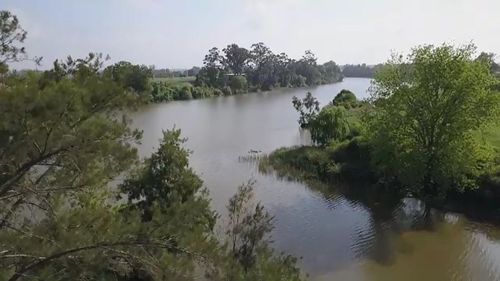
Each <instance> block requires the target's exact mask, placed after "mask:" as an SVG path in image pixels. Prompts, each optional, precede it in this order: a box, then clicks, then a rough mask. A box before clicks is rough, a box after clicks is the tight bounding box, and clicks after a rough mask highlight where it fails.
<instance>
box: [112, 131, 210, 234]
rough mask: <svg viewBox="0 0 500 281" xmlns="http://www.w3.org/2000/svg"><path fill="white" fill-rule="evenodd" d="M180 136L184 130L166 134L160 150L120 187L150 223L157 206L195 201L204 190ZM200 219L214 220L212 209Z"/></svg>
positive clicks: (201, 214)
mask: <svg viewBox="0 0 500 281" xmlns="http://www.w3.org/2000/svg"><path fill="white" fill-rule="evenodd" d="M180 134H181V131H180V130H173V131H167V132H163V139H162V141H161V143H160V146H159V148H158V151H157V152H156V153H154V154H153V155H151V157H150V158H147V159H145V160H144V163H143V167H141V168H140V169H139V170H138V171H137V172H136V174H135V175H134V176H133V177H132V178H129V179H127V180H125V181H124V182H123V183H122V184H121V185H120V190H121V191H122V192H123V193H125V194H126V198H128V201H129V205H133V206H136V207H137V208H138V209H140V210H141V213H142V214H143V217H144V218H145V219H146V220H151V216H152V212H153V209H152V208H153V207H154V206H155V204H156V205H157V206H159V207H161V208H166V209H168V208H170V207H171V206H172V205H173V204H174V203H184V202H187V201H189V200H193V197H194V196H195V194H196V193H197V192H198V191H199V190H200V189H201V188H202V185H203V183H202V181H201V179H200V178H199V177H198V176H197V175H196V174H195V173H194V171H193V170H192V169H191V168H190V167H189V160H188V156H189V151H187V150H186V149H185V148H183V147H182V144H183V143H184V142H185V139H181V137H180ZM198 216H199V217H200V219H201V218H202V217H204V218H211V217H213V215H212V214H211V211H209V210H206V211H205V212H203V213H199V214H198ZM208 225H210V224H208Z"/></svg>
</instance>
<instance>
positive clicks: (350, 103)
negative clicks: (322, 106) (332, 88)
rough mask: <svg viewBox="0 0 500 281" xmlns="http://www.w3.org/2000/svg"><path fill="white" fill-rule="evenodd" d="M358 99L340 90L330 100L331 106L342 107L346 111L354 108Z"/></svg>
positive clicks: (346, 91)
mask: <svg viewBox="0 0 500 281" xmlns="http://www.w3.org/2000/svg"><path fill="white" fill-rule="evenodd" d="M357 104H358V99H357V98H356V95H354V93H353V92H351V91H349V90H346V89H342V90H341V91H340V92H339V93H338V94H337V95H336V96H335V98H333V100H332V105H335V106H343V107H345V108H346V109H349V108H353V107H356V105H357Z"/></svg>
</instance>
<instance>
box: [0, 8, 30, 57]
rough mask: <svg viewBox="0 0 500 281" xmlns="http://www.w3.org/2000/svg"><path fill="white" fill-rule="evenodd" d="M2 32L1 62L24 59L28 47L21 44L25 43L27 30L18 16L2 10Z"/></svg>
mask: <svg viewBox="0 0 500 281" xmlns="http://www.w3.org/2000/svg"><path fill="white" fill-rule="evenodd" d="M0 32H1V33H0V64H2V65H6V64H7V63H9V62H14V61H18V60H20V59H24V58H25V56H26V49H25V48H24V47H21V46H19V44H22V43H24V40H25V39H26V35H27V32H26V31H25V30H24V29H22V27H21V25H20V24H19V20H18V19H17V16H15V15H13V14H11V13H10V12H9V11H0Z"/></svg>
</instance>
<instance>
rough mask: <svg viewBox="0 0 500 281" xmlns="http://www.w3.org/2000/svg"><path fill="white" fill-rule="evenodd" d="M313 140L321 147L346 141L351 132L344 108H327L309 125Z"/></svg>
mask: <svg viewBox="0 0 500 281" xmlns="http://www.w3.org/2000/svg"><path fill="white" fill-rule="evenodd" d="M309 130H310V132H311V139H312V141H313V142H314V143H316V144H318V145H320V146H326V145H328V144H329V143H330V142H332V141H334V140H336V141H342V140H345V139H346V138H347V137H348V136H349V134H350V131H351V126H350V123H349V119H348V115H347V110H346V109H345V108H344V107H337V106H326V107H324V108H323V109H321V111H320V112H319V113H318V115H317V116H315V117H314V118H313V119H312V121H311V122H310V124H309Z"/></svg>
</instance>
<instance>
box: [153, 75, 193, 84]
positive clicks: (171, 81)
mask: <svg viewBox="0 0 500 281" xmlns="http://www.w3.org/2000/svg"><path fill="white" fill-rule="evenodd" d="M195 79H196V77H195V76H188V77H157V78H153V81H155V82H166V83H168V84H171V85H179V84H184V83H192V82H194V80H195Z"/></svg>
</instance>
